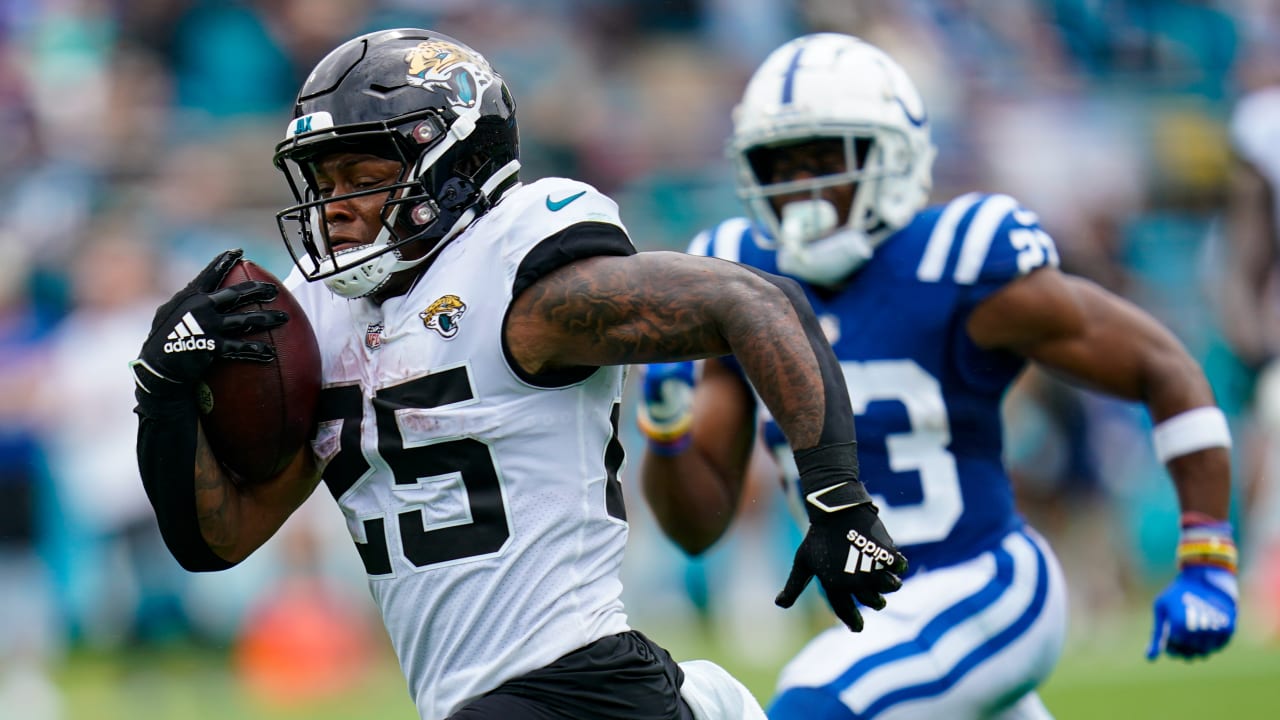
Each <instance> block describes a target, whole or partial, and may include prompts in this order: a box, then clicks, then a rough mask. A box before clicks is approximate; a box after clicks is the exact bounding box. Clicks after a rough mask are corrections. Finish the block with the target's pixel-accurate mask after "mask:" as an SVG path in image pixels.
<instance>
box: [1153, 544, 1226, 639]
mask: <svg viewBox="0 0 1280 720" xmlns="http://www.w3.org/2000/svg"><path fill="white" fill-rule="evenodd" d="M1236 596H1237V588H1236V576H1235V575H1234V574H1233V573H1232V572H1231V571H1230V570H1227V569H1224V568H1220V567H1214V566H1211V565H1188V566H1186V567H1184V568H1182V570H1181V571H1179V572H1178V577H1176V578H1175V579H1174V581H1173V582H1172V583H1170V584H1169V587H1167V588H1165V590H1164V592H1162V593H1160V595H1159V596H1157V597H1156V601H1155V608H1154V609H1155V628H1154V630H1153V631H1152V633H1151V644H1150V646H1148V647H1147V659H1148V660H1155V659H1156V658H1157V657H1159V656H1160V653H1162V652H1164V653H1168V654H1169V655H1170V656H1172V657H1178V658H1183V659H1186V660H1192V659H1195V658H1199V657H1205V656H1207V655H1209V654H1210V653H1214V652H1217V651H1218V650H1221V649H1222V648H1223V647H1225V646H1226V644H1227V643H1228V642H1229V641H1230V640H1231V635H1232V634H1233V633H1234V632H1235V630H1236Z"/></svg>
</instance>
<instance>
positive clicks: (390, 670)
mask: <svg viewBox="0 0 1280 720" xmlns="http://www.w3.org/2000/svg"><path fill="white" fill-rule="evenodd" d="M1145 623H1146V618H1145V616H1140V615H1136V614H1135V616H1134V619H1133V621H1132V622H1124V623H1114V624H1111V625H1109V626H1108V627H1106V628H1103V629H1102V631H1101V632H1099V633H1097V634H1096V635H1095V636H1094V637H1092V638H1091V639H1090V640H1089V641H1088V642H1087V643H1086V642H1082V641H1081V638H1082V635H1083V632H1082V628H1080V627H1074V628H1073V631H1072V632H1073V638H1075V641H1074V644H1073V645H1072V646H1071V647H1070V648H1069V650H1068V652H1067V654H1066V656H1065V657H1064V658H1063V661H1062V663H1061V665H1060V666H1059V668H1058V670H1057V672H1056V673H1055V674H1054V676H1053V678H1052V679H1051V680H1050V682H1049V683H1048V684H1047V685H1046V686H1045V687H1044V688H1043V689H1042V691H1041V695H1042V697H1043V698H1044V701H1045V704H1046V705H1048V707H1049V709H1050V710H1051V711H1052V712H1053V713H1054V714H1055V716H1056V717H1057V718H1059V720H1072V719H1075V718H1081V719H1085V718H1087V719H1089V720H1105V719H1107V718H1117V719H1120V718H1123V719H1124V720H1145V719H1148V718H1149V719H1152V720H1155V719H1157V718H1158V719H1160V720H1179V719H1181V718H1186V719H1187V720H1226V719H1229V720H1237V719H1238V720H1246V719H1258V720H1262V719H1263V718H1267V719H1270V718H1275V717H1277V716H1280V710H1278V709H1277V706H1280V644H1277V643H1275V642H1272V643H1263V642H1261V641H1259V640H1257V639H1251V638H1250V637H1248V632H1247V626H1246V630H1245V632H1243V633H1242V634H1241V635H1240V636H1238V637H1237V639H1236V642H1235V643H1233V644H1232V646H1231V647H1229V648H1228V649H1227V650H1226V651H1224V652H1223V653H1221V654H1219V655H1217V656H1215V657H1214V658H1213V659H1212V660H1211V661H1208V662H1197V663H1194V664H1188V663H1181V662H1171V661H1169V660H1168V659H1162V660H1160V661H1159V662H1156V663H1148V662H1147V661H1146V660H1145V659H1144V658H1143V655H1142V653H1143V649H1144V647H1145V646H1144V642H1145V639H1146V638H1145V634H1146V632H1147V628H1146V625H1145ZM650 634H651V636H652V637H654V638H655V639H656V640H658V641H659V642H661V643H663V644H665V645H666V646H668V647H669V648H670V649H671V651H672V654H673V655H675V656H676V657H677V658H678V659H686V658H691V657H711V658H714V659H717V660H718V661H719V662H721V663H722V664H723V665H725V666H726V667H727V668H729V669H730V670H731V671H733V672H735V674H737V675H738V676H739V677H740V678H742V679H743V681H744V682H746V683H747V684H748V685H749V686H750V687H751V688H752V690H753V691H754V692H755V693H756V694H757V696H758V697H760V698H762V699H767V698H768V695H769V692H770V688H771V687H772V684H773V674H774V672H775V671H776V668H769V667H759V666H750V667H748V666H743V665H740V664H739V665H735V663H734V662H733V659H732V658H731V657H730V656H729V655H728V654H727V653H722V652H718V651H717V643H715V642H714V641H707V640H706V639H700V638H699V637H698V636H697V634H696V633H688V632H677V631H674V630H671V631H668V632H665V633H664V632H663V631H662V630H661V629H658V630H656V631H654V632H652V633H650ZM799 640H800V639H797V642H799ZM380 657H382V658H384V660H383V661H380V662H378V663H375V664H374V665H373V666H372V667H370V668H369V669H368V671H367V672H366V673H365V674H364V675H363V677H362V678H361V679H360V680H359V681H357V682H355V683H354V684H351V685H349V686H348V687H346V688H345V689H342V690H340V691H334V692H330V693H325V694H323V695H320V696H316V697H313V698H312V699H305V700H295V701H290V702H282V701H279V700H270V699H268V698H267V697H265V696H263V695H262V694H261V693H258V692H255V691H253V690H252V689H251V688H250V687H249V686H247V685H246V684H245V683H243V682H241V681H240V680H239V679H238V676H237V674H236V673H235V672H234V670H233V664H232V663H231V661H230V659H229V657H228V655H227V654H226V653H223V652H218V651H216V650H208V649H192V648H186V647H183V648H173V649H168V650H150V651H146V652H130V653H123V654H112V655H101V654H94V653H90V652H85V651H77V652H73V653H71V654H70V655H69V656H68V658H67V659H66V662H65V663H63V664H62V665H61V666H60V667H59V668H58V670H57V673H56V680H57V682H58V684H59V686H60V687H61V689H62V691H63V693H64V697H63V701H64V703H65V704H66V711H67V712H66V715H65V717H66V718H73V719H75V720H79V719H81V718H86V719H87V718H94V719H98V718H102V719H115V718H119V719H120V720H161V719H164V720H206V719H207V720H227V718H238V719H241V720H303V719H304V718H305V719H306V720H338V719H339V718H342V719H352V718H378V719H379V720H413V718H415V717H416V715H415V713H414V711H413V707H412V704H411V703H410V701H409V697H408V695H407V693H406V691H405V690H404V685H403V680H402V679H401V677H400V673H399V670H398V669H397V667H396V666H395V664H394V662H393V661H392V660H391V658H390V651H389V650H388V651H387V652H386V654H385V655H381V656H380ZM785 659H786V658H785V657H779V658H778V664H779V665H780V664H781V663H782V662H783V661H785ZM13 710H15V709H14V708H6V709H0V716H2V717H5V718H10V717H12V718H14V720H19V719H20V718H22V715H21V714H20V713H18V714H13V715H10V714H9V713H10V711H13Z"/></svg>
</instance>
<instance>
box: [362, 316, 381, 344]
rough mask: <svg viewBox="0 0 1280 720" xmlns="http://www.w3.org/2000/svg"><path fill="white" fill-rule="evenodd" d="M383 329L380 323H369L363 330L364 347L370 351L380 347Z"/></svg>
mask: <svg viewBox="0 0 1280 720" xmlns="http://www.w3.org/2000/svg"><path fill="white" fill-rule="evenodd" d="M383 329H384V327H383V325H382V323H380V322H371V323H369V325H368V327H366V328H365V329H364V346H365V347H367V348H369V349H370V350H377V349H378V348H380V347H382V331H383Z"/></svg>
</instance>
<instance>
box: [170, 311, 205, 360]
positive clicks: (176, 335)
mask: <svg viewBox="0 0 1280 720" xmlns="http://www.w3.org/2000/svg"><path fill="white" fill-rule="evenodd" d="M165 339H166V340H168V341H169V342H167V343H165V344H164V351H165V352H166V353H177V352H186V351H188V350H212V349H214V342H213V339H212V338H207V337H204V328H202V327H200V323H198V322H196V319H195V318H194V317H193V316H192V315H191V313H187V314H186V315H183V316H182V319H181V320H179V321H178V324H177V326H175V327H174V328H173V332H171V333H169V334H168V335H167V336H166V337H165Z"/></svg>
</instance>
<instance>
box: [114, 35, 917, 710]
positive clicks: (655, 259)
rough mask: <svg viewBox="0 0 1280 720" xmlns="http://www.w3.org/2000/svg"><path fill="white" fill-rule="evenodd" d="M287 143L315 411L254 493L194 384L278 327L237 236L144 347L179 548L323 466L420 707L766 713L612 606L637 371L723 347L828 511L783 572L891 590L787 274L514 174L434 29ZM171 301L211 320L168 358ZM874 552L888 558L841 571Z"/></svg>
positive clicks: (894, 577)
mask: <svg viewBox="0 0 1280 720" xmlns="http://www.w3.org/2000/svg"><path fill="white" fill-rule="evenodd" d="M275 164H276V166H277V167H278V168H279V169H280V170H281V171H283V172H284V174H285V176H286V177H287V178H288V182H289V185H290V187H291V188H292V190H293V193H294V196H295V198H296V201H297V202H296V204H294V205H292V206H291V207H289V208H286V209H285V210H283V211H281V212H280V213H279V214H278V221H279V225H280V228H281V233H282V235H283V238H284V241H285V243H286V245H287V246H288V248H289V251H290V253H291V254H292V256H293V259H294V261H295V264H296V268H295V269H294V270H293V272H292V273H291V274H290V276H289V277H288V278H287V279H286V281H285V283H284V284H285V285H286V287H287V288H288V289H289V290H290V291H291V292H292V293H293V294H294V295H295V296H296V298H297V300H298V302H299V303H300V304H301V306H302V308H303V309H304V310H305V311H306V314H307V317H308V319H309V320H310V322H311V325H312V326H313V327H314V328H315V333H316V336H317V338H318V340H319V344H320V351H321V356H322V373H323V389H322V391H321V397H320V408H321V410H320V413H321V418H320V424H319V429H318V431H317V433H316V435H315V439H314V442H313V443H311V445H310V447H309V448H307V449H306V450H305V451H303V452H300V453H299V454H298V455H297V457H296V458H295V459H294V461H293V462H292V464H291V465H290V466H289V467H288V468H287V469H286V470H285V471H284V472H283V473H282V474H281V475H280V476H279V477H277V478H275V479H274V480H272V481H270V482H267V483H266V484H263V485H255V486H249V487H246V486H241V485H237V484H236V482H234V480H233V478H232V477H230V476H228V474H227V472H226V471H225V470H224V469H223V468H222V467H221V466H220V464H219V462H218V458H217V457H215V456H214V455H213V454H212V452H211V451H210V449H209V446H208V444H207V443H206V441H205V439H204V437H203V435H202V433H201V430H200V425H199V423H198V420H197V417H198V416H197V410H196V400H195V397H196V388H197V386H198V384H199V382H200V379H201V377H202V376H203V375H204V374H205V372H206V371H207V369H208V368H209V365H210V363H211V362H212V361H213V360H214V359H215V358H230V359H233V360H236V361H244V362H272V361H273V359H274V357H275V354H274V351H273V349H272V348H271V347H269V346H267V345H265V344H264V343H262V342H259V341H256V340H250V339H247V338H245V337H244V335H245V333H247V332H250V331H253V330H256V329H260V328H267V327H276V326H278V325H279V324H280V323H283V322H287V318H285V317H282V316H281V315H280V314H279V313H277V312H274V311H253V310H247V309H245V308H244V305H245V304H246V303H250V302H252V301H256V300H261V299H266V298H271V297H274V296H275V294H276V293H277V292H278V289H277V288H276V286H274V285H272V284H267V283H258V282H250V283H244V284H238V285H234V286H231V287H228V288H225V289H219V285H220V284H221V280H222V278H223V277H225V274H226V272H227V270H228V268H229V267H230V266H231V265H232V264H234V262H235V261H236V259H237V257H238V256H239V253H238V252H235V251H228V252H226V253H223V254H221V255H219V256H218V257H217V258H215V259H214V261H213V262H212V263H210V265H209V266H208V267H207V268H206V269H205V270H204V271H203V272H202V273H201V274H200V275H199V276H198V277H197V278H196V279H195V280H194V281H193V282H192V283H191V284H190V285H189V286H188V287H187V288H185V289H183V290H182V291H180V292H178V293H177V294H176V295H175V296H174V297H173V298H172V299H171V300H170V301H169V302H168V303H167V304H165V305H164V306H162V307H161V308H160V309H159V311H158V312H157V314H156V316H155V321H154V324H153V327H152V332H151V336H150V337H149V338H148V339H147V340H146V342H145V344H144V345H143V348H142V352H141V355H140V357H139V358H138V359H137V360H136V361H135V363H134V364H133V369H134V373H135V378H136V380H137V383H138V391H137V398H138V408H137V412H138V414H139V416H140V417H141V423H140V429H139V436H138V459H139V464H140V466H141V470H142V475H143V481H144V484H145V486H146V488H147V491H148V493H149V497H150V499H151V501H152V504H153V506H154V508H155V512H156V515H157V517H158V519H159V522H160V527H161V529H162V530H163V533H164V537H165V540H166V542H167V543H168V547H169V548H170V550H171V551H172V553H173V554H174V555H175V556H176V557H177V558H178V560H179V561H181V562H182V564H183V565H184V566H185V567H187V568H188V569H190V570H193V571H212V570H220V569H223V568H227V567H230V566H232V565H234V564H236V563H237V562H239V561H241V560H243V559H244V558H245V557H246V556H248V555H249V554H250V553H252V552H253V551H254V550H255V549H256V548H257V547H259V546H260V545H262V543H264V542H265V541H266V540H267V539H268V538H270V537H271V536H272V534H273V533H274V532H275V531H276V530H277V529H278V528H279V527H280V525H281V523H283V522H284V521H285V519H286V518H287V517H288V516H289V515H290V513H292V512H293V511H294V510H295V509H296V508H297V507H298V506H299V504H300V503H302V501H303V500H304V499H305V498H306V497H307V496H308V495H309V494H310V493H311V492H312V490H313V489H314V488H315V487H316V486H317V484H318V483H319V482H320V481H321V479H323V482H324V484H325V485H326V486H327V489H328V492H329V493H330V494H332V496H333V498H334V499H335V501H336V502H337V505H338V507H339V508H340V509H341V511H342V513H343V515H344V516H345V518H346V522H347V525H348V527H349V529H350V532H351V537H352V539H353V540H354V541H355V544H356V548H357V549H358V550H359V554H360V557H361V559H362V560H363V562H364V567H365V569H366V570H367V572H368V577H369V587H370V590H371V592H372V595H373V597H374V599H375V600H376V602H377V604H378V606H379V608H380V609H381V612H382V617H383V620H384V622H385V625H386V628H387V631H388V633H389V635H390V637H391V641H392V644H393V645H394V647H395V651H396V653H397V655H398V657H399V660H400V664H401V667H402V669H403V670H404V673H405V675H406V678H407V680H408V684H409V690H410V693H411V694H412V696H413V699H414V702H415V703H416V704H417V708H418V712H419V713H420V714H421V716H422V717H423V718H429V719H435V718H445V717H450V718H458V719H463V718H465V719H467V720H472V719H479V718H501V719H502V720H510V719H515V720H520V719H525V718H528V719H533V718H583V719H586V718H603V717H618V718H623V717H625V718H629V719H632V720H645V719H650V718H652V719H655V720H656V719H658V718H671V719H675V718H690V717H693V718H702V719H714V718H725V719H729V718H732V720H740V719H741V718H752V717H763V711H762V710H761V709H760V706H759V704H758V703H757V702H756V701H755V700H754V699H753V698H752V697H751V695H750V694H749V693H748V692H747V690H746V689H745V688H744V687H743V686H742V685H741V684H740V683H738V682H737V681H736V680H734V679H733V678H732V677H730V676H729V675H728V674H727V673H725V672H724V671H723V670H722V669H720V668H719V667H718V666H716V665H714V664H711V663H708V662H705V661H694V662H692V663H686V664H683V665H677V664H675V663H674V662H673V661H672V660H671V658H670V656H669V655H668V654H667V653H666V651H664V650H663V649H662V648H660V647H658V646H657V645H655V644H654V643H652V642H651V641H650V640H648V639H647V638H645V637H644V636H643V635H641V634H640V633H638V632H635V631H633V630H632V629H631V628H630V627H629V626H628V623H627V617H626V615H625V613H624V611H623V606H622V603H621V601H620V590H621V585H620V582H619V565H620V563H621V560H622V553H623V547H624V546H625V544H626V539H627V515H626V509H625V507H624V503H623V497H622V486H621V483H620V480H619V478H620V476H619V473H620V470H621V466H622V462H623V452H622V445H621V443H620V442H619V438H618V420H619V413H620V402H621V396H622V385H623V370H624V368H625V366H626V365H628V364H631V363H637V362H639V363H644V362H653V361H672V360H683V359H690V358H702V357H709V356H714V355H723V354H726V353H734V354H735V356H736V357H737V358H738V362H739V363H740V366H741V367H742V369H743V371H744V373H745V374H746V376H747V377H748V378H750V380H751V381H752V382H754V383H755V384H756V385H755V387H756V391H757V392H758V393H759V395H760V396H761V397H762V398H763V399H764V403H765V405H766V406H767V407H768V408H769V410H770V412H771V413H772V416H773V417H775V418H776V419H777V423H778V425H779V427H780V428H781V429H782V431H783V432H785V433H787V435H788V436H789V437H790V438H791V439H792V443H791V446H792V447H793V448H794V450H795V451H796V456H797V458H798V460H797V462H798V465H799V467H800V475H801V480H800V482H801V483H802V484H804V485H805V487H806V488H808V489H809V490H810V491H811V492H812V493H813V494H814V496H815V497H817V498H821V499H823V500H825V504H826V506H827V514H826V515H825V516H824V521H825V522H823V523H821V524H820V523H815V524H814V527H813V529H812V530H811V531H810V533H809V536H808V537H807V538H806V539H805V543H806V545H805V547H806V553H805V554H803V555H801V556H800V557H798V559H797V563H796V570H795V577H796V584H797V585H799V584H801V580H808V579H809V578H811V577H813V576H817V578H818V580H819V581H820V582H821V583H822V584H823V585H824V586H826V587H827V588H828V589H829V590H830V591H831V592H832V596H833V597H835V598H845V600H844V601H843V602H839V601H838V602H837V604H836V610H837V612H839V613H840V614H841V615H842V617H844V618H845V619H846V620H847V621H848V622H849V623H851V624H854V623H856V621H857V618H858V613H857V610H856V609H855V608H854V607H853V604H852V601H851V600H848V598H849V597H851V596H856V597H858V598H860V599H861V600H862V601H863V602H864V603H867V604H870V605H872V606H878V605H880V604H883V602H884V600H883V596H882V593H887V592H892V591H893V590H895V589H897V587H898V585H899V584H900V582H899V578H898V574H899V573H901V572H903V570H904V561H903V560H902V558H901V556H900V555H898V554H897V552H896V550H895V548H894V544H893V541H892V540H891V539H890V537H889V536H888V534H887V533H886V532H885V530H884V527H883V526H882V524H881V523H880V521H879V519H878V517H877V515H876V512H875V506H874V505H873V504H872V503H871V501H870V498H869V497H868V495H867V493H866V491H865V490H864V489H863V487H862V484H861V483H860V482H859V481H858V479H857V473H856V471H855V469H854V467H853V463H852V460H853V441H854V433H853V413H852V410H851V408H850V406H849V394H848V390H847V389H846V388H845V385H844V379H843V376H842V375H841V373H840V367H839V364H838V362H837V361H836V358H835V355H834V354H833V353H832V351H831V348H830V346H829V345H828V344H827V343H826V341H825V340H824V339H823V337H822V335H821V331H820V330H819V329H818V325H817V320H816V318H815V317H814V315H813V311H812V308H810V306H809V305H808V302H807V301H806V300H805V297H804V294H803V293H802V292H800V290H799V286H798V285H796V284H795V283H794V282H793V281H790V280H785V279H783V278H778V277H775V276H771V275H768V274H765V273H761V272H758V271H755V270H751V269H749V268H746V267H744V266H740V265H737V264H734V263H728V262H724V261H721V260H716V259H712V258H698V257H693V256H689V255H685V254H683V253H643V254H637V253H636V252H635V250H634V248H633V246H632V243H631V240H630V239H629V238H628V236H627V233H626V230H625V229H624V227H623V225H622V222H621V220H620V219H619V213H618V208H617V206H616V205H615V204H614V202H613V201H612V200H610V199H609V198H608V197H606V196H604V195H602V194H601V193H599V192H597V191H596V190H595V189H594V188H592V187H591V186H589V185H587V184H584V183H581V182H576V181H573V180H568V179H563V178H548V179H542V180H538V181H536V182H529V183H527V184H526V183H522V182H521V179H520V176H519V168H520V163H519V142H518V137H517V126H516V116H515V102H514V100H513V99H512V96H511V93H510V92H509V91H508V89H507V86H506V85H505V83H504V82H503V80H502V79H501V77H500V76H499V75H498V74H497V73H496V72H495V71H494V69H493V68H492V67H491V66H490V65H489V63H488V62H487V61H486V60H485V59H484V58H483V57H482V56H481V55H480V54H479V53H477V52H476V51H475V50H473V49H472V48H469V47H467V46H466V45H464V44H462V43H461V42H458V41H457V40H454V39H452V38H449V37H447V36H444V35H441V34H439V33H436V32H433V31H430V30H417V29H400V30H391V31H381V32H376V33H372V34H368V35H364V36H361V37H358V38H355V39H353V40H350V41H348V42H346V43H344V44H342V45H341V46H339V47H338V48H336V49H335V50H333V51H332V52H331V53H330V54H329V55H328V56H327V57H325V58H324V59H323V60H321V61H320V63H319V64H318V65H317V66H316V68H315V69H314V70H313V71H312V72H311V74H310V76H309V77H308V78H307V80H306V82H305V84H304V85H303V86H302V88H301V90H300V92H299V93H298V97H297V102H296V106H295V108H294V119H293V120H292V121H291V122H290V123H289V124H288V128H287V130H286V133H285V137H284V140H283V141H282V142H281V143H280V144H279V145H278V146H277V147H276V152H275ZM743 307H753V308H755V309H756V312H751V313H743V312H741V311H740V309H741V308H743ZM193 321H194V322H193ZM180 323H182V324H183V327H184V332H198V333H201V334H203V335H205V336H206V338H207V339H209V340H211V341H212V342H211V343H207V344H205V345H204V346H200V347H192V348H190V349H188V345H196V344H194V343H192V344H186V345H183V346H182V347H181V348H178V349H176V350H173V351H166V349H165V344H166V342H165V337H166V335H168V334H169V333H171V332H172V331H174V329H175V328H176V327H177V326H178V325H179V324H180ZM852 537H857V538H860V539H861V540H860V541H859V542H858V543H857V545H855V544H854V543H853V542H851V541H850V539H849V538H852ZM863 554H868V555H870V556H873V557H874V558H875V559H876V560H877V561H879V564H878V565H877V566H876V569H874V570H872V571H870V572H866V573H859V574H858V575H848V574H846V573H844V572H843V571H842V567H843V565H844V563H845V562H846V560H847V559H848V558H850V557H854V558H858V557H861V556H862V555H863Z"/></svg>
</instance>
